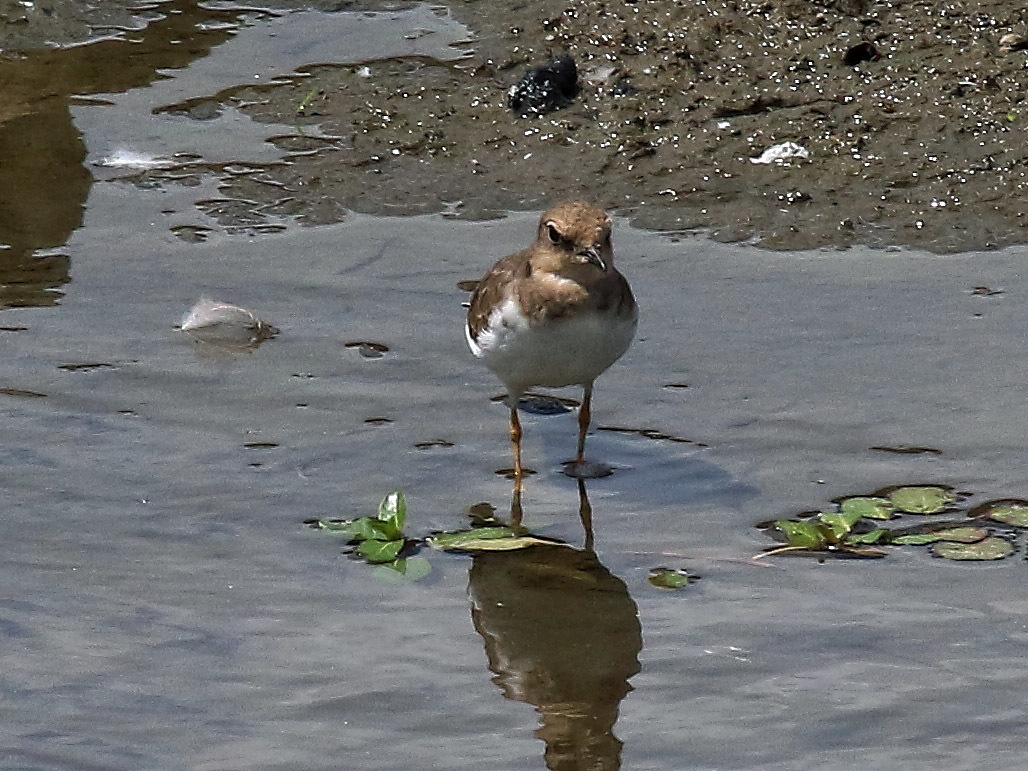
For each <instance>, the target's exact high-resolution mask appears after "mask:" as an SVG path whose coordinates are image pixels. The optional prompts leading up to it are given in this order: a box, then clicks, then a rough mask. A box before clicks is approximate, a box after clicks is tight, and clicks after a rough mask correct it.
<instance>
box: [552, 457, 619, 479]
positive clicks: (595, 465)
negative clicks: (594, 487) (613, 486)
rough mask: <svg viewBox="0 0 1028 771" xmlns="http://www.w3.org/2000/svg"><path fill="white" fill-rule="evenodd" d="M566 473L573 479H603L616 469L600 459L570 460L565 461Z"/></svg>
mask: <svg viewBox="0 0 1028 771" xmlns="http://www.w3.org/2000/svg"><path fill="white" fill-rule="evenodd" d="M564 473H565V474H566V475H567V476H569V477H571V478H572V479H601V478H603V477H609V476H610V475H611V474H613V473H614V469H613V468H611V467H610V466H608V465H607V464H606V463H602V462H601V461H598V460H585V459H584V458H583V459H582V460H569V461H565V462H564Z"/></svg>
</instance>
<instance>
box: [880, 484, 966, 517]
mask: <svg viewBox="0 0 1028 771" xmlns="http://www.w3.org/2000/svg"><path fill="white" fill-rule="evenodd" d="M956 499H957V496H956V494H955V493H954V492H953V491H952V490H947V489H946V488H944V487H935V486H931V485H912V486H910V487H898V488H896V489H895V490H893V491H892V492H891V493H889V501H891V502H892V505H893V506H895V507H896V509H897V510H898V511H905V512H907V513H908V514H938V513H939V512H940V511H943V510H944V509H945V508H946V507H947V506H948V505H949V504H951V503H953V501H955V500H956Z"/></svg>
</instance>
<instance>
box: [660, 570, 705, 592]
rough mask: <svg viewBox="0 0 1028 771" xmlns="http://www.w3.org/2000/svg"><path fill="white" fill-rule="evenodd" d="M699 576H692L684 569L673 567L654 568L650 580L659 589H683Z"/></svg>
mask: <svg viewBox="0 0 1028 771" xmlns="http://www.w3.org/2000/svg"><path fill="white" fill-rule="evenodd" d="M697 578H699V576H691V575H689V574H688V573H686V572H685V571H684V570H672V569H671V568H654V569H653V570H651V571H650V576H649V582H650V583H651V584H653V585H654V586H656V587H657V588H659V589H681V588H682V587H683V586H687V585H688V584H691V583H693V582H694V581H696V579H697Z"/></svg>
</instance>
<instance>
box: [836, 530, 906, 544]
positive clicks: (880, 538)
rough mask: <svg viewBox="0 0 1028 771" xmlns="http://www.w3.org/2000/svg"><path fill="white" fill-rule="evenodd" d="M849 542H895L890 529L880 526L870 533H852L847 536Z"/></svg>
mask: <svg viewBox="0 0 1028 771" xmlns="http://www.w3.org/2000/svg"><path fill="white" fill-rule="evenodd" d="M846 543H848V544H872V543H895V542H894V541H893V538H892V533H891V532H890V531H888V530H883V529H882V528H878V529H877V530H872V531H871V532H870V533H859V534H851V535H849V536H848V537H847V538H846Z"/></svg>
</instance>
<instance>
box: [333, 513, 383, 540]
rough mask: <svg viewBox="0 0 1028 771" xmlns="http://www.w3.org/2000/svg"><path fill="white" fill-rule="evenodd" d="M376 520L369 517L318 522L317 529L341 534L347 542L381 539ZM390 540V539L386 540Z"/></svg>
mask: <svg viewBox="0 0 1028 771" xmlns="http://www.w3.org/2000/svg"><path fill="white" fill-rule="evenodd" d="M378 524H379V523H378V520H375V519H372V518H371V517H358V518H357V519H348V520H342V521H340V520H331V519H321V520H318V527H319V528H320V529H322V530H329V531H331V532H334V533H341V534H342V535H344V536H345V537H346V540H347V541H366V540H367V539H369V538H381V537H382V532H381V531H380V530H379V529H378V527H377V525H378ZM387 540H392V539H387Z"/></svg>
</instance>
